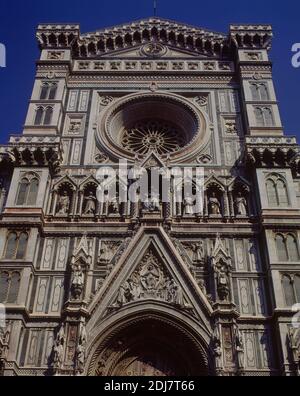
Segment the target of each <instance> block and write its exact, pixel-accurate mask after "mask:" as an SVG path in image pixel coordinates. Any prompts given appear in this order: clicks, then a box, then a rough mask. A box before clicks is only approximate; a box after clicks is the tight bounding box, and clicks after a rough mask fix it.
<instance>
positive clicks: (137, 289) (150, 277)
mask: <svg viewBox="0 0 300 396" xmlns="http://www.w3.org/2000/svg"><path fill="white" fill-rule="evenodd" d="M146 299H154V300H161V301H165V302H167V303H170V304H172V305H174V306H176V307H178V308H181V309H187V308H190V307H189V305H188V304H187V302H186V300H185V297H184V293H183V290H182V288H181V286H179V284H178V283H177V282H176V281H175V280H174V279H172V278H171V277H170V275H169V274H168V273H167V272H166V271H165V270H164V269H163V268H162V266H161V265H160V263H159V260H158V259H157V258H156V256H155V255H154V254H153V252H152V251H151V250H150V251H149V252H148V253H147V254H146V255H145V257H144V259H143V260H142V263H141V264H140V265H139V267H138V269H137V270H136V271H135V272H134V273H133V274H132V275H131V277H130V278H129V279H128V280H127V281H126V282H124V283H123V285H122V286H121V288H120V290H119V292H118V296H117V298H116V300H115V302H114V303H113V305H112V308H120V307H122V306H123V305H126V304H128V303H130V302H134V301H138V300H146Z"/></svg>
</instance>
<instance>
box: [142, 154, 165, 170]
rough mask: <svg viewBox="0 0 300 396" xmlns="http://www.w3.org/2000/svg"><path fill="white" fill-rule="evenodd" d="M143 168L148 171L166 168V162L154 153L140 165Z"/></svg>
mask: <svg viewBox="0 0 300 396" xmlns="http://www.w3.org/2000/svg"><path fill="white" fill-rule="evenodd" d="M140 166H141V167H144V168H146V169H148V168H164V167H165V164H164V162H163V161H162V160H161V159H160V157H159V156H158V155H157V154H156V153H155V152H154V151H152V152H151V153H150V154H149V155H148V156H147V157H146V159H144V160H143V161H142V162H141V163H140Z"/></svg>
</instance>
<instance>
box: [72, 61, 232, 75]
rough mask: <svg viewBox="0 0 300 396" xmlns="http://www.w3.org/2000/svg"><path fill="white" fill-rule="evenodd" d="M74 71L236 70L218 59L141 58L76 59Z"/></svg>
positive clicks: (191, 71)
mask: <svg viewBox="0 0 300 396" xmlns="http://www.w3.org/2000/svg"><path fill="white" fill-rule="evenodd" d="M73 71H74V72H92V73H96V72H109V71H114V72H127V73H130V72H137V71H139V72H147V71H168V72H175V73H176V72H186V73H195V72H198V73H199V72H213V73H228V72H229V73H232V72H234V64H233V63H232V62H229V61H228V62H226V61H222V62H218V61H209V62H207V61H195V60H193V61H188V60H182V61H180V62H178V61H169V60H164V61H162V60H151V61H150V60H149V61H144V60H139V61H129V60H128V61H126V60H122V61H117V62H116V61H109V60H103V61H101V62H99V61H88V60H85V61H79V60H78V61H75V62H74V69H73Z"/></svg>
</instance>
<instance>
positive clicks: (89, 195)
mask: <svg viewBox="0 0 300 396" xmlns="http://www.w3.org/2000/svg"><path fill="white" fill-rule="evenodd" d="M96 190H97V186H96V185H95V184H88V185H87V186H86V187H85V189H84V190H83V203H82V206H83V210H82V212H83V214H84V215H85V216H94V215H95V214H96V209H97V205H96V202H97V201H96Z"/></svg>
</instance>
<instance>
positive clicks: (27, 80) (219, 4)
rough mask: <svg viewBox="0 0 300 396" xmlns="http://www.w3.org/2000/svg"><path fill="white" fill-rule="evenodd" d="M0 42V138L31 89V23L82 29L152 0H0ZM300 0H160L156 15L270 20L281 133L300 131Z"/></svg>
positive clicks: (214, 23)
mask: <svg viewBox="0 0 300 396" xmlns="http://www.w3.org/2000/svg"><path fill="white" fill-rule="evenodd" d="M0 7H1V8H0V16H1V23H0V43H3V44H5V45H6V48H7V68H6V69H2V68H1V69H0V143H5V142H6V140H7V138H8V135H9V134H12V133H17V134H19V133H21V132H22V125H23V123H24V120H25V115H26V111H27V106H28V100H29V97H30V95H31V90H32V86H33V80H34V73H35V60H36V59H37V58H38V54H39V52H38V49H37V44H36V40H35V29H36V26H37V25H38V23H44V22H51V23H53V22H60V23H64V22H73V23H74V22H78V23H80V24H81V31H82V32H89V31H93V30H96V29H99V28H101V27H105V26H112V25H115V24H119V23H123V22H128V21H131V20H135V19H140V18H144V17H149V16H152V15H153V0H127V1H125V0H110V1H103V0H85V1H81V0H72V1H71V0H50V1H44V0H18V1H16V0H1V5H0ZM299 15H300V2H297V1H295V0H285V1H281V2H278V1H276V2H275V1H274V0H273V1H271V0H264V1H262V0H251V1H249V2H246V1H241V0H226V1H224V0H223V1H221V0H214V1H208V2H205V1H200V0H184V1H182V0H181V1H179V0H158V16H161V17H163V18H169V19H174V20H178V21H181V22H185V23H188V24H192V25H197V26H201V27H205V28H208V29H210V30H216V31H220V32H226V33H227V32H228V26H229V24H230V23H270V24H272V25H273V29H274V42H273V49H272V53H271V57H272V60H273V61H274V80H275V87H276V91H277V96H278V101H279V105H280V111H281V116H282V121H283V125H284V128H285V133H286V134H288V135H298V136H299V137H300V120H299V116H298V114H299V113H300V106H299V102H300V101H299V88H300V68H299V69H295V68H293V67H292V65H291V56H292V53H291V47H292V45H293V43H297V42H299V43H300V29H299Z"/></svg>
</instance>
